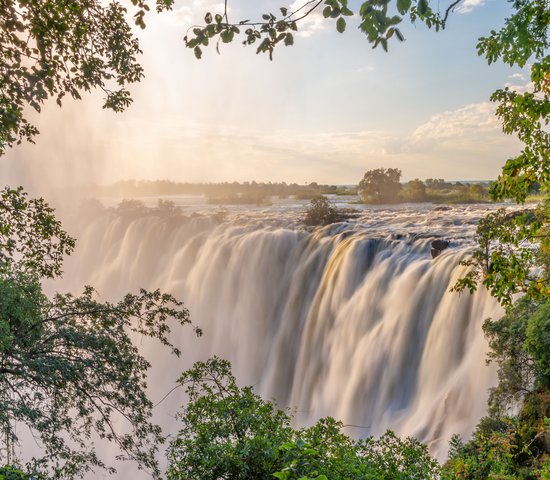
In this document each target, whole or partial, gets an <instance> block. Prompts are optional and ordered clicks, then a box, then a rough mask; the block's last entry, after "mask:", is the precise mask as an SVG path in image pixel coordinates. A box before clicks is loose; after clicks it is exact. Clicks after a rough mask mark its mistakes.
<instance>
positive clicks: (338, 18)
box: [185, 0, 461, 59]
mask: <svg viewBox="0 0 550 480" xmlns="http://www.w3.org/2000/svg"><path fill="white" fill-rule="evenodd" d="M460 1H461V0H459V1H454V2H449V5H448V7H447V9H446V10H445V11H443V12H434V11H433V10H432V8H431V6H430V4H429V1H428V0H396V2H393V1H392V0H367V1H364V2H362V3H361V4H360V5H359V8H358V9H357V11H355V12H354V11H353V10H352V8H354V7H353V6H352V5H350V3H349V2H348V0H304V2H303V3H302V4H300V6H297V7H296V8H295V9H294V10H292V9H289V8H287V7H281V8H280V9H279V12H277V14H274V13H272V12H266V13H263V14H262V15H261V20H241V21H238V22H230V20H229V15H228V4H227V2H226V3H225V8H224V12H223V14H218V15H212V14H211V13H210V12H207V13H206V15H205V16H204V25H195V26H193V27H191V28H190V29H189V30H188V32H187V35H186V36H185V44H186V46H187V47H188V48H192V49H193V50H194V53H195V56H196V57H197V58H199V59H200V58H201V57H202V48H204V47H206V46H208V45H209V44H210V42H214V41H215V42H216V50H217V51H218V52H219V47H220V42H221V43H230V42H232V41H233V40H234V39H235V38H236V37H237V36H239V35H242V38H243V40H242V43H243V44H244V45H255V46H256V53H267V54H268V55H269V58H270V59H273V51H274V49H275V48H276V47H277V46H278V45H283V44H284V45H286V46H291V45H294V34H295V32H297V31H298V30H299V25H300V21H301V20H303V19H304V18H306V17H307V16H309V15H311V14H312V13H313V12H314V11H315V10H321V9H322V14H323V17H324V18H326V19H332V20H335V26H336V30H337V31H338V32H339V33H343V32H344V31H345V30H346V26H347V23H346V18H347V17H351V16H353V15H355V14H358V15H359V17H360V26H359V28H360V30H361V31H362V32H363V33H364V34H365V36H366V38H367V40H368V42H369V43H371V44H372V46H373V48H376V47H377V46H378V45H381V46H382V48H383V49H384V50H386V51H387V50H388V41H389V40H390V38H392V37H394V38H397V39H398V40H399V41H403V40H404V36H403V34H402V33H401V31H400V30H399V28H398V25H399V24H400V23H401V22H402V21H403V19H404V18H405V17H408V19H409V20H410V21H411V22H413V23H414V22H416V21H417V20H420V21H421V22H424V23H425V24H426V25H428V27H434V28H435V29H437V30H439V29H440V28H444V27H445V23H446V21H447V17H448V15H449V12H450V11H451V10H452V9H453V8H454V7H455V6H457V5H458V3H460Z"/></svg>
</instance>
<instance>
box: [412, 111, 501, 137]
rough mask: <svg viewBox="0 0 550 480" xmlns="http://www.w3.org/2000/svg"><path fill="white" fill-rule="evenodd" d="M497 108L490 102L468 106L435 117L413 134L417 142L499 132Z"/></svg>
mask: <svg viewBox="0 0 550 480" xmlns="http://www.w3.org/2000/svg"><path fill="white" fill-rule="evenodd" d="M499 128H500V126H499V122H498V119H497V118H496V117H495V107H494V105H493V104H491V103H489V102H483V103H474V104H471V105H466V106H465V107H462V108H459V109H457V110H452V111H447V112H443V113H440V114H437V115H434V116H433V117H432V118H430V120H429V121H427V122H426V123H423V124H422V125H420V126H419V127H418V128H417V129H416V130H415V131H414V133H413V138H414V139H416V140H428V139H431V140H441V139H448V138H457V137H464V136H467V135H472V134H476V135H478V134H480V133H489V132H494V131H497V130H499Z"/></svg>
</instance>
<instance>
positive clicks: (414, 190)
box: [400, 178, 428, 202]
mask: <svg viewBox="0 0 550 480" xmlns="http://www.w3.org/2000/svg"><path fill="white" fill-rule="evenodd" d="M400 197H401V199H402V200H404V201H406V202H425V201H426V200H428V196H427V194H426V185H425V184H424V182H423V181H422V180H419V179H418V178H415V179H414V180H411V181H410V182H409V183H408V184H407V186H406V187H405V188H404V189H403V190H402V191H401V193H400Z"/></svg>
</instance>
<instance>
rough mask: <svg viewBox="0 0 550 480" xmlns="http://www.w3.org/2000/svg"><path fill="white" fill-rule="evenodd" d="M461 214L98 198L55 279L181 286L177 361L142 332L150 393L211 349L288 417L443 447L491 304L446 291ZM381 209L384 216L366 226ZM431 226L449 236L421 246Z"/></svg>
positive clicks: (466, 400) (472, 388) (482, 394)
mask: <svg viewBox="0 0 550 480" xmlns="http://www.w3.org/2000/svg"><path fill="white" fill-rule="evenodd" d="M463 214H464V212H459V214H454V215H450V214H448V213H444V214H441V215H440V217H438V218H439V219H440V221H439V222H434V221H433V218H432V217H433V216H432V217H429V215H428V214H425V215H424V216H423V217H422V215H420V216H419V220H418V222H419V224H422V227H421V228H420V230H418V228H417V230H416V231H414V229H412V230H411V229H408V230H407V229H404V227H403V226H404V225H407V224H409V223H410V221H411V218H410V215H408V214H407V212H401V213H400V212H397V211H393V213H392V212H391V211H390V212H385V213H384V215H386V217H384V216H383V214H382V213H381V214H380V215H381V216H377V217H376V218H377V220H376V219H375V218H374V215H373V214H372V213H371V214H370V217H369V218H370V220H368V221H367V220H365V221H361V220H357V221H354V222H348V223H340V224H336V225H332V226H329V227H324V228H317V229H313V230H306V229H304V228H301V227H298V226H297V222H296V221H294V222H293V221H291V220H288V221H286V223H285V221H278V222H274V221H264V222H262V221H260V220H258V218H257V216H256V217H254V216H252V215H251V216H250V217H247V216H246V215H243V214H242V213H241V214H240V215H237V216H234V217H232V218H228V219H225V220H220V219H215V218H212V217H209V216H207V215H192V216H189V217H184V216H179V215H172V216H161V215H154V214H146V215H143V214H140V215H137V214H136V215H119V214H117V213H115V212H114V211H106V212H103V213H100V214H97V215H94V216H92V217H89V216H82V217H81V218H80V219H79V222H78V226H76V227H75V228H74V229H73V230H76V231H73V233H74V234H75V235H76V236H77V238H78V245H77V251H76V253H75V254H74V255H73V257H71V258H70V259H69V260H68V261H67V263H66V268H65V274H64V276H63V279H62V280H61V282H58V283H56V285H55V288H56V289H58V290H63V289H66V290H72V291H75V290H78V289H79V288H81V286H83V285H84V284H90V285H93V286H94V287H95V288H96V289H97V290H98V291H99V292H100V294H101V298H102V299H114V298H117V297H120V296H121V295H122V294H124V293H125V292H127V291H135V290H137V289H138V288H140V287H144V288H149V289H152V288H157V287H160V288H162V289H164V290H166V291H169V292H171V293H173V294H175V295H176V296H177V297H178V298H180V299H183V300H184V301H185V303H186V305H187V306H188V308H189V310H190V313H191V319H192V321H193V322H194V323H195V324H197V325H199V326H200V327H202V329H203V330H204V336H203V337H201V338H195V337H194V336H193V335H192V333H191V331H190V329H182V330H178V331H177V332H174V337H173V338H172V340H173V341H174V342H175V343H177V344H179V345H181V346H182V348H183V360H178V359H175V358H173V357H169V356H168V355H167V354H166V353H165V352H162V351H161V350H162V349H161V348H160V347H158V346H156V345H153V344H150V343H149V342H144V344H143V348H144V350H145V351H146V355H147V356H148V358H150V359H151V361H152V363H153V365H154V369H153V371H152V376H151V381H150V388H151V396H152V397H153V401H156V400H159V399H160V398H162V397H163V396H164V394H165V393H166V392H168V391H169V390H170V389H171V388H172V387H173V385H174V384H175V379H176V378H177V377H178V376H179V374H180V373H181V371H182V370H183V369H184V368H187V367H189V366H190V365H191V364H192V363H193V362H195V361H197V360H199V359H201V360H203V359H206V358H208V357H209V356H211V355H212V354H217V355H219V356H222V357H224V358H227V359H229V360H230V361H231V362H232V364H233V369H234V373H235V375H236V377H237V379H238V381H239V383H241V384H247V385H253V386H254V387H255V389H256V391H257V392H258V393H260V394H261V395H262V396H263V397H264V398H267V399H270V398H274V399H276V400H277V402H278V404H279V405H280V406H282V407H291V408H295V409H296V421H297V423H298V424H299V425H308V424H311V423H313V422H314V421H316V419H318V418H320V417H322V416H327V415H330V416H333V417H335V418H337V419H340V420H342V421H343V422H344V424H346V425H347V427H346V433H348V434H350V435H352V436H355V437H361V436H367V435H380V434H382V433H383V432H384V431H385V430H386V429H388V428H390V429H393V430H394V431H395V432H396V433H397V434H398V435H401V436H406V435H414V436H416V437H418V438H419V439H420V440H421V441H424V442H426V443H428V445H429V447H430V450H431V452H432V453H433V454H435V455H436V456H437V457H438V458H439V459H440V460H442V459H444V458H445V456H446V453H447V449H448V441H449V439H450V437H451V436H452V435H453V434H455V433H456V434H460V435H462V436H463V437H465V438H467V437H468V436H469V435H470V434H471V432H472V430H473V429H474V427H475V425H476V424H477V422H478V421H479V419H480V418H481V417H482V416H483V415H484V413H485V408H486V400H487V395H488V389H489V388H490V387H491V386H492V385H493V384H494V382H495V373H494V371H493V369H491V368H489V367H487V366H485V354H486V351H487V345H486V341H485V340H484V336H483V332H482V329H481V326H482V323H483V321H484V320H485V319H486V318H487V317H496V316H498V315H499V314H500V313H501V311H500V307H499V306H498V304H497V303H496V302H495V300H494V299H493V298H492V297H490V295H489V294H488V293H487V292H485V291H480V292H478V293H476V294H475V295H469V294H468V293H465V294H462V295H459V294H457V293H450V292H449V289H450V288H451V287H452V285H453V284H454V283H455V282H456V280H457V279H458V278H459V277H460V276H461V275H462V274H464V273H465V270H464V267H462V266H460V265H459V261H460V259H462V258H464V256H465V255H466V253H467V249H468V248H469V247H468V241H467V239H468V238H471V233H472V227H471V224H472V223H473V221H470V220H471V219H470V220H468V221H458V220H457V219H459V218H460V217H461V216H462V217H463ZM380 218H386V221H385V224H387V225H390V224H392V225H394V226H393V227H392V228H389V229H385V230H384V229H382V228H380ZM390 218H399V219H400V220H399V222H397V223H398V224H399V225H398V227H395V223H396V222H395V221H394V222H391V221H390V220H389V219H390ZM430 218H432V220H430ZM444 220H445V221H447V222H448V225H451V226H454V227H453V228H454V230H452V229H451V228H450V227H449V228H448V227H446V226H445V225H444V224H442V222H443V221H444ZM369 222H371V223H369ZM373 222H378V223H376V226H374V225H375V223H373ZM382 223H384V222H382ZM437 229H439V230H438V232H439V233H446V234H447V235H451V236H454V237H453V238H454V239H455V245H454V246H453V248H450V249H449V250H447V251H445V252H444V253H443V254H442V255H440V256H439V257H437V258H436V259H432V258H431V255H430V241H431V240H432V239H433V237H431V236H430V235H428V234H427V233H428V232H430V231H436V230H437ZM411 231H413V233H410V232H411ZM397 232H401V233H397ZM407 232H408V233H407ZM422 232H424V233H422ZM459 239H466V241H464V242H462V244H461V243H460V241H458V240H459ZM179 404H181V397H179V396H178V395H177V394H176V395H172V396H171V397H170V398H169V399H167V401H164V402H162V403H161V404H160V405H159V406H158V407H156V410H157V412H156V415H157V417H158V418H159V421H160V422H161V423H163V424H164V426H165V427H166V428H167V429H168V431H175V430H177V425H175V422H174V420H173V415H174V413H175V411H176V409H177V406H178V405H179Z"/></svg>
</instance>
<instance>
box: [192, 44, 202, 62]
mask: <svg viewBox="0 0 550 480" xmlns="http://www.w3.org/2000/svg"><path fill="white" fill-rule="evenodd" d="M193 52H194V53H195V57H197V59H198V60H200V59H201V57H202V50H201V49H200V47H195V48H194V49H193Z"/></svg>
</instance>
